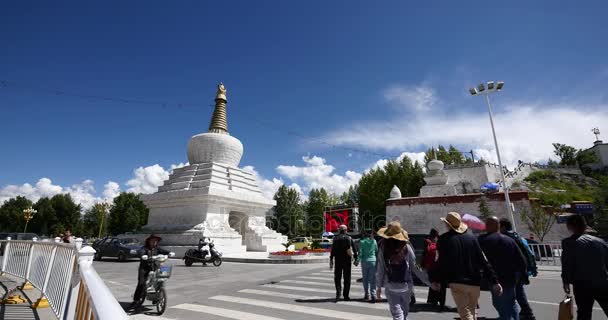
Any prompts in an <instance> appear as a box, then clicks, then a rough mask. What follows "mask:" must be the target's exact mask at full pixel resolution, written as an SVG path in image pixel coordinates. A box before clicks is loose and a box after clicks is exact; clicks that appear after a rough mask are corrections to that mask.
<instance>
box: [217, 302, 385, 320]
mask: <svg viewBox="0 0 608 320" xmlns="http://www.w3.org/2000/svg"><path fill="white" fill-rule="evenodd" d="M209 299H212V300H219V301H224V302H232V303H240V304H248V305H252V306H257V307H264V308H270V309H278V310H289V311H290V312H298V313H305V314H310V315H314V316H317V317H318V316H319V315H321V316H323V317H328V318H336V319H349V320H386V316H384V317H379V316H372V315H366V314H360V313H352V312H344V311H335V310H330V309H322V308H314V307H308V306H301V305H294V304H288V303H280V302H273V301H265V300H256V299H248V298H239V297H232V296H214V297H211V298H209ZM387 311H388V309H387Z"/></svg>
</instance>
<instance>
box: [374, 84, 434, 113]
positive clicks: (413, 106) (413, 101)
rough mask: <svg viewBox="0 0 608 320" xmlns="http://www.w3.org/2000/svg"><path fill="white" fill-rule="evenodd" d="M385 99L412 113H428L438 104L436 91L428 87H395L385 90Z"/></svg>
mask: <svg viewBox="0 0 608 320" xmlns="http://www.w3.org/2000/svg"><path fill="white" fill-rule="evenodd" d="M384 98H385V99H386V100H387V101H388V102H392V103H393V104H394V105H396V106H400V107H402V108H406V110H412V111H428V110H430V109H432V108H433V106H434V105H435V104H436V103H437V102H438V98H437V94H436V92H435V89H433V88H431V87H427V86H413V87H409V86H393V87H390V88H388V89H386V90H384Z"/></svg>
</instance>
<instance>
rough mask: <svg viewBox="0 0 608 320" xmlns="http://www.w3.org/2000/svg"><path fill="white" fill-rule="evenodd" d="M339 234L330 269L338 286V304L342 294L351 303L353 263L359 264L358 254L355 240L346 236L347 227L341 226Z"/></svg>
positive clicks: (333, 244)
mask: <svg viewBox="0 0 608 320" xmlns="http://www.w3.org/2000/svg"><path fill="white" fill-rule="evenodd" d="M338 229H339V234H338V235H337V236H335V237H334V239H333V242H332V245H331V253H330V256H329V268H330V269H334V267H335V269H334V284H335V286H336V302H337V301H338V300H339V299H340V294H341V293H342V296H343V297H344V301H350V296H349V294H350V274H351V268H352V263H353V258H354V261H355V265H357V264H358V263H359V260H358V253H357V250H356V249H355V243H354V242H353V239H352V238H351V237H350V236H348V235H347V234H346V230H347V228H346V226H345V225H341V226H340V227H339V228H338ZM342 277H344V290H342Z"/></svg>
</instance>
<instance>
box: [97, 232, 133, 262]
mask: <svg viewBox="0 0 608 320" xmlns="http://www.w3.org/2000/svg"><path fill="white" fill-rule="evenodd" d="M92 247H93V249H95V251H96V252H95V260H97V261H100V260H101V259H103V258H104V257H112V258H114V257H115V258H118V261H121V262H122V261H127V260H128V259H131V258H139V257H140V253H139V252H140V250H141V249H142V248H143V246H142V244H141V243H140V242H139V241H138V240H137V239H135V238H116V237H105V238H103V239H101V240H97V241H95V242H94V243H93V245H92Z"/></svg>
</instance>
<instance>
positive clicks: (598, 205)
mask: <svg viewBox="0 0 608 320" xmlns="http://www.w3.org/2000/svg"><path fill="white" fill-rule="evenodd" d="M597 178H598V180H599V181H600V186H599V188H598V192H597V193H596V195H595V199H594V200H593V207H594V209H595V214H594V219H593V221H592V223H591V225H592V227H593V228H594V229H595V230H596V231H597V232H598V234H599V235H600V236H601V237H608V176H598V177H597Z"/></svg>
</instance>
